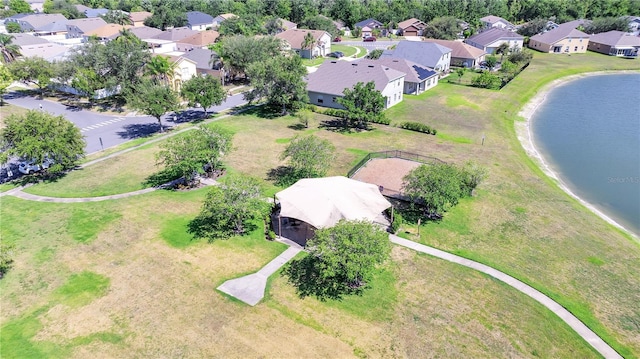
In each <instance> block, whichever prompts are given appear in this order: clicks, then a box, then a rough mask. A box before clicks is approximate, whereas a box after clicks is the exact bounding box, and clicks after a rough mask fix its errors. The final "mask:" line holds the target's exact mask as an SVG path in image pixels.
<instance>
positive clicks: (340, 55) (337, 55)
mask: <svg viewBox="0 0 640 359" xmlns="http://www.w3.org/2000/svg"><path fill="white" fill-rule="evenodd" d="M327 56H329V57H335V58H337V59H339V58H341V57H344V52H342V51H335V52H332V53H330V54H329V55H327Z"/></svg>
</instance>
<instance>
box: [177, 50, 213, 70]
mask: <svg viewBox="0 0 640 359" xmlns="http://www.w3.org/2000/svg"><path fill="white" fill-rule="evenodd" d="M213 54H215V52H213V51H211V50H209V49H200V48H197V49H193V50H191V51H189V52H186V53H185V54H183V55H182V57H184V58H185V59H189V60H191V61H193V62H195V63H196V68H198V69H206V70H211V68H212V67H211V65H210V64H209V61H211V55H213Z"/></svg>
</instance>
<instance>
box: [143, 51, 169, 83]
mask: <svg viewBox="0 0 640 359" xmlns="http://www.w3.org/2000/svg"><path fill="white" fill-rule="evenodd" d="M175 70H176V63H175V62H171V61H170V60H169V56H162V55H158V56H152V57H151V60H150V61H149V62H147V64H146V65H145V74H147V75H149V76H151V79H152V80H153V81H155V82H156V83H159V84H162V85H165V86H168V85H169V84H170V83H171V79H172V77H173V73H174V71H175Z"/></svg>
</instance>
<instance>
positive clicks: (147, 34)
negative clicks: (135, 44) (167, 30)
mask: <svg viewBox="0 0 640 359" xmlns="http://www.w3.org/2000/svg"><path fill="white" fill-rule="evenodd" d="M129 32H130V33H132V34H133V35H134V36H135V37H137V38H138V39H140V40H145V39H151V38H154V37H156V36H158V35H160V34H161V33H162V30H160V29H156V28H155V27H149V26H144V25H142V26H137V27H132V28H130V29H129Z"/></svg>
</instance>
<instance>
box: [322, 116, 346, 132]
mask: <svg viewBox="0 0 640 359" xmlns="http://www.w3.org/2000/svg"><path fill="white" fill-rule="evenodd" d="M318 128H322V129H325V130H327V131H332V132H338V133H352V132H354V129H353V128H351V127H349V126H348V124H347V121H346V120H343V119H337V118H333V119H331V120H324V121H322V122H320V125H318Z"/></svg>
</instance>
